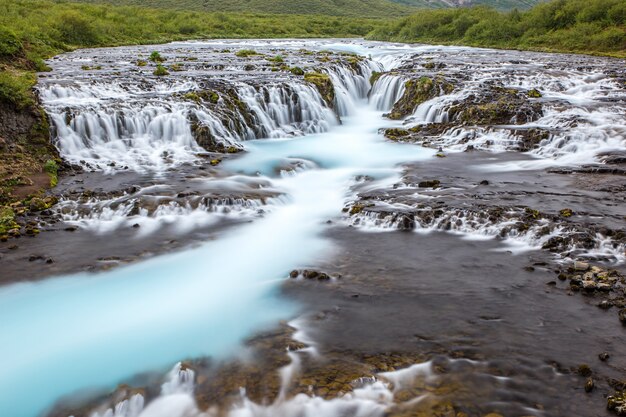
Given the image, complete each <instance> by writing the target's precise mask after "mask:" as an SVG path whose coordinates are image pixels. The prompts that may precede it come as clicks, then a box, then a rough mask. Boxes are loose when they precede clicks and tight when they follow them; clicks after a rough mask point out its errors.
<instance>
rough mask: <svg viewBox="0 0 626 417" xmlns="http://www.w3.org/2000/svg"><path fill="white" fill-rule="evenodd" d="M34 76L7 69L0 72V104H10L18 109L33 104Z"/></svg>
mask: <svg viewBox="0 0 626 417" xmlns="http://www.w3.org/2000/svg"><path fill="white" fill-rule="evenodd" d="M35 80H36V78H35V76H34V74H33V73H30V72H21V71H16V70H13V69H12V68H8V69H6V70H5V71H1V72H0V102H3V103H10V104H12V105H14V106H16V107H18V108H20V109H23V108H26V107H28V106H30V105H32V104H33V103H34V98H33V95H32V87H33V85H34V84H35Z"/></svg>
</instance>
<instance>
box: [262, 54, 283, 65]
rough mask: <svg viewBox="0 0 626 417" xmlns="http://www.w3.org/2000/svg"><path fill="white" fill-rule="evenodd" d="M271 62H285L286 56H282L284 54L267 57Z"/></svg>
mask: <svg viewBox="0 0 626 417" xmlns="http://www.w3.org/2000/svg"><path fill="white" fill-rule="evenodd" d="M266 59H267V60H268V61H269V62H275V63H277V64H282V63H283V62H285V58H283V57H282V55H276V56H273V57H270V58H266Z"/></svg>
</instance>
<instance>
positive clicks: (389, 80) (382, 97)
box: [369, 74, 406, 111]
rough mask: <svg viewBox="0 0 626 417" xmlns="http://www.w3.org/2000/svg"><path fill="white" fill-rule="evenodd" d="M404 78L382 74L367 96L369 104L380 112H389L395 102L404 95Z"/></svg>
mask: <svg viewBox="0 0 626 417" xmlns="http://www.w3.org/2000/svg"><path fill="white" fill-rule="evenodd" d="M405 82H406V78H405V77H402V76H400V75H396V74H383V75H381V76H380V78H379V79H378V80H376V82H374V85H373V86H372V90H371V92H370V94H369V101H370V104H371V105H372V106H373V107H374V108H375V109H376V110H381V111H389V110H391V108H392V107H393V105H394V104H395V102H396V101H398V100H400V97H402V94H404V88H405V87H404V83H405Z"/></svg>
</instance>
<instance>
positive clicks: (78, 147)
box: [40, 61, 380, 172]
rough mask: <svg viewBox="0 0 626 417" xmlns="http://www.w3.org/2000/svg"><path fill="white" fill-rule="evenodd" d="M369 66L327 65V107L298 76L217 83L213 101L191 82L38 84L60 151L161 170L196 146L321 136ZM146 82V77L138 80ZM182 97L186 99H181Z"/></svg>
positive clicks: (113, 165)
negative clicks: (330, 88)
mask: <svg viewBox="0 0 626 417" xmlns="http://www.w3.org/2000/svg"><path fill="white" fill-rule="evenodd" d="M373 69H380V68H379V65H378V64H376V63H372V62H368V61H356V62H355V63H354V64H353V65H344V64H341V65H339V64H338V65H331V66H330V67H329V68H327V69H325V70H324V71H325V72H326V73H327V74H328V75H329V76H330V78H331V80H332V82H333V85H334V88H335V92H336V106H335V107H336V109H335V112H333V110H332V109H330V108H328V106H327V105H326V103H325V102H324V100H323V99H322V97H321V95H320V94H319V92H318V91H317V89H316V88H315V87H314V86H313V85H310V84H308V83H305V82H302V81H299V80H298V81H279V82H274V83H263V84H257V83H254V84H253V83H250V82H242V81H231V82H227V83H226V85H224V84H223V83H222V84H219V85H218V86H217V87H215V88H217V90H215V89H211V90H210V91H211V92H212V93H213V94H216V95H217V96H218V97H219V99H218V100H216V101H215V102H213V103H210V104H209V103H205V102H202V101H200V100H195V101H194V98H195V97H198V95H197V94H196V92H197V91H200V92H202V91H204V89H205V88H204V87H202V88H201V87H200V86H199V85H198V84H196V83H193V82H185V81H179V82H174V83H170V84H165V83H163V82H160V81H159V82H155V83H154V84H150V85H149V86H148V87H145V88H142V87H141V86H140V85H139V84H137V83H139V80H137V83H136V84H132V83H130V82H129V83H128V85H125V84H124V85H122V84H119V83H115V82H112V83H111V84H110V85H101V84H99V83H95V84H89V83H84V82H83V83H81V82H80V81H76V82H75V84H72V85H66V84H61V83H54V82H50V83H49V84H43V85H42V86H41V87H40V89H41V97H42V99H43V102H44V105H45V106H46V108H47V110H48V113H49V114H50V119H51V121H52V136H53V140H54V141H55V143H56V144H57V146H58V148H59V150H60V153H61V155H62V156H63V157H64V158H65V159H67V160H68V161H70V162H72V163H75V164H82V165H84V166H86V167H88V168H90V169H95V170H103V171H115V170H117V169H131V170H135V171H139V172H141V171H146V170H155V171H162V170H164V169H167V168H169V167H172V166H176V165H179V164H182V163H191V162H196V161H197V159H196V155H197V154H198V153H202V152H204V149H203V147H206V146H214V145H216V144H221V145H223V146H233V145H234V146H237V147H240V144H241V142H243V141H245V140H249V139H259V138H280V137H290V136H301V135H305V134H312V133H321V132H325V131H327V130H328V129H329V128H330V127H331V126H333V125H336V124H337V121H338V120H337V117H338V116H345V115H348V114H349V113H350V111H351V109H353V108H354V106H355V105H356V104H357V103H358V102H360V101H362V100H363V99H365V98H366V97H367V94H368V92H369V89H370V84H369V77H370V76H371V73H372V70H373ZM141 81H142V82H144V83H148V84H149V80H141ZM187 97H189V98H187Z"/></svg>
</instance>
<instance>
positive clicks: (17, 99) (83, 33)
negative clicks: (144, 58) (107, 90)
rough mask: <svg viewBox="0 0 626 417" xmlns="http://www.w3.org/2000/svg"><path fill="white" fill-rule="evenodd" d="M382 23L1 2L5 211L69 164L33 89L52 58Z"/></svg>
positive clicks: (352, 31) (334, 33) (0, 139)
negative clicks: (71, 53) (53, 139)
mask: <svg viewBox="0 0 626 417" xmlns="http://www.w3.org/2000/svg"><path fill="white" fill-rule="evenodd" d="M379 24H381V20H379V19H378V20H376V19H365V18H347V17H329V16H314V15H307V16H289V18H288V19H286V18H285V17H284V16H270V15H252V14H238V15H235V14H225V13H205V12H194V11H180V10H178V11H172V10H164V9H147V8H140V7H131V6H129V7H112V6H105V5H97V4H78V3H69V2H62V1H51V0H4V1H2V2H0V208H3V206H4V205H6V204H13V203H15V204H18V203H20V202H24V201H26V205H28V204H29V202H30V198H32V197H33V195H40V194H41V190H42V189H43V188H46V187H48V186H53V185H54V184H55V183H56V175H57V174H56V170H55V172H54V173H53V174H51V173H50V172H49V171H50V170H49V169H48V167H50V166H53V165H54V166H57V165H58V164H60V162H61V161H60V160H59V159H58V155H57V153H56V150H55V149H54V147H53V146H52V145H51V144H50V140H49V137H48V122H47V118H46V116H45V113H44V112H43V111H42V109H41V108H40V107H39V106H38V104H37V100H36V98H35V96H34V92H33V86H34V84H35V82H36V79H37V77H36V72H38V71H46V70H47V67H46V65H45V62H44V60H45V59H46V58H49V57H51V56H53V55H56V54H59V53H61V52H65V51H70V50H72V49H76V48H80V47H100V46H115V45H128V44H154V43H165V42H170V41H174V40H185V39H192V38H193V39H199V38H280V37H283V38H284V37H300V38H310V37H355V36H361V37H362V36H364V35H365V34H367V33H368V32H370V31H371V30H373V29H374V28H375V27H376V26H377V25H379ZM25 198H26V200H24V199H25ZM6 207H8V206H6ZM20 207H21V206H20ZM10 212H11V213H13V212H15V210H14V209H11V211H10ZM3 213H4V214H7V213H9V210H8V209H6V210H4V212H3ZM7 216H8V215H3V217H2V218H3V219H5V220H6V218H8V217H7ZM5 220H1V219H0V238H2V237H3V236H4V233H3V231H4V232H6V230H7V227H9V226H11V227H12V226H14V224H13V223H12V222H9V221H8V220H6V221H5ZM3 224H4V225H5V226H6V224H9V226H6V227H5V226H2V225H3Z"/></svg>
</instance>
